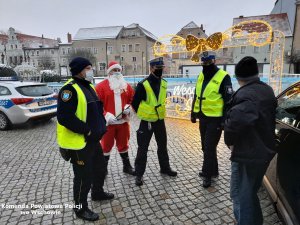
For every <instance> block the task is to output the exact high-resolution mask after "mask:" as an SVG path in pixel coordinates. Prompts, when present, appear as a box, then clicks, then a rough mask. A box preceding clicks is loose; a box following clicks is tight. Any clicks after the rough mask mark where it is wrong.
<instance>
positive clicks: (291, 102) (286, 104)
mask: <svg viewBox="0 0 300 225" xmlns="http://www.w3.org/2000/svg"><path fill="white" fill-rule="evenodd" d="M276 119H278V120H281V121H282V122H284V123H287V124H289V125H291V126H295V127H298V128H300V123H299V120H300V84H299V85H297V86H294V87H293V88H291V89H290V90H288V91H287V92H286V93H285V94H284V95H282V96H280V97H279V98H278V107H277V110H276Z"/></svg>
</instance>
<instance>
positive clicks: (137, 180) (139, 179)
mask: <svg viewBox="0 0 300 225" xmlns="http://www.w3.org/2000/svg"><path fill="white" fill-rule="evenodd" d="M143 184H144V182H143V177H141V176H137V177H136V178H135V185H136V186H142V185H143Z"/></svg>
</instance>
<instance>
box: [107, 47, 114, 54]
mask: <svg viewBox="0 0 300 225" xmlns="http://www.w3.org/2000/svg"><path fill="white" fill-rule="evenodd" d="M112 53H113V46H107V54H109V55H110V54H112Z"/></svg>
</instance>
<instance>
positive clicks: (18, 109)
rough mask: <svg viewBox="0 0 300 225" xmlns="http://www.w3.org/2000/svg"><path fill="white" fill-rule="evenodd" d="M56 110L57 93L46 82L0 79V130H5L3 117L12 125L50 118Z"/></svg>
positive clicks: (54, 114)
mask: <svg viewBox="0 0 300 225" xmlns="http://www.w3.org/2000/svg"><path fill="white" fill-rule="evenodd" d="M56 111H57V95H56V94H55V93H53V91H51V90H50V89H49V88H48V87H47V85H46V84H43V83H33V82H21V81H0V130H5V129H3V126H4V124H3V123H5V121H4V119H5V117H6V119H8V120H9V125H14V124H22V123H26V122H28V121H29V120H36V119H43V118H45V119H46V118H52V117H54V116H56ZM3 115H4V116H3ZM4 128H5V127H4Z"/></svg>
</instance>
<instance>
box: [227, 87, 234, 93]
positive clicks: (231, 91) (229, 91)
mask: <svg viewBox="0 0 300 225" xmlns="http://www.w3.org/2000/svg"><path fill="white" fill-rule="evenodd" d="M226 93H227V94H230V95H231V94H233V89H232V86H226Z"/></svg>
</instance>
